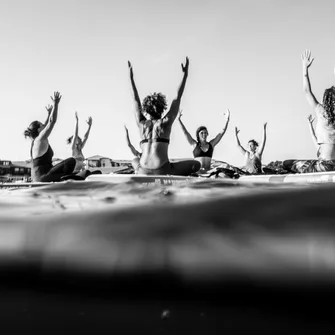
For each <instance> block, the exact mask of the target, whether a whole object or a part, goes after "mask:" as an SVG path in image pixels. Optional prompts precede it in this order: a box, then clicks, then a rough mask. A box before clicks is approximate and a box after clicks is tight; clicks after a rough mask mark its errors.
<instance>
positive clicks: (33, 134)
mask: <svg viewBox="0 0 335 335" xmlns="http://www.w3.org/2000/svg"><path fill="white" fill-rule="evenodd" d="M61 97H62V96H61V95H60V94H59V92H54V96H53V97H51V99H52V101H53V103H54V105H53V107H52V106H50V105H49V106H48V107H46V109H47V111H48V117H47V120H46V122H45V123H44V124H43V123H41V122H39V121H34V122H32V123H31V124H30V125H29V127H28V128H27V129H26V130H25V132H24V136H25V137H29V138H30V139H31V141H32V142H31V149H30V157H31V164H32V167H31V178H32V181H33V182H51V181H60V180H61V179H62V177H64V176H66V175H69V174H71V173H72V172H73V169H74V167H75V165H76V160H75V159H74V158H73V157H71V158H67V159H65V160H63V161H62V162H60V163H59V164H57V165H55V166H53V165H52V157H53V151H52V149H51V146H50V144H49V141H48V137H49V136H50V134H51V132H52V130H53V128H54V126H55V124H56V121H57V116H58V105H59V102H60V100H61Z"/></svg>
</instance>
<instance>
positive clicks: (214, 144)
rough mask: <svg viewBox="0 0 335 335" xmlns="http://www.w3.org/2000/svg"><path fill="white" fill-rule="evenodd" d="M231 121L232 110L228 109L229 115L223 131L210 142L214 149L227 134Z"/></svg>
mask: <svg viewBox="0 0 335 335" xmlns="http://www.w3.org/2000/svg"><path fill="white" fill-rule="evenodd" d="M229 120H230V110H229V109H227V115H226V123H225V125H224V127H223V129H222V130H221V131H220V132H219V133H218V134H217V135H216V136H215V137H214V138H213V139H212V140H211V141H210V143H211V145H212V147H213V148H214V147H215V146H216V145H217V144H218V143H219V142H220V141H221V139H222V136H223V135H224V134H225V133H226V130H227V127H228V124H229Z"/></svg>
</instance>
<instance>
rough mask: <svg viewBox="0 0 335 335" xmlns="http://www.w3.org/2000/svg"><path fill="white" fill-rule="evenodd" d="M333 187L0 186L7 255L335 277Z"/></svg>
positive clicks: (82, 265)
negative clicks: (21, 187)
mask: <svg viewBox="0 0 335 335" xmlns="http://www.w3.org/2000/svg"><path fill="white" fill-rule="evenodd" d="M334 195H335V186H334V185H274V186H271V185H257V186H256V185H239V184H238V183H237V182H222V181H215V180H211V181H210V180H203V181H200V182H195V183H187V184H185V185H178V186H155V187H148V186H143V185H139V184H135V183H126V184H104V183H99V182H68V183H66V184H53V185H48V186H45V187H40V188H30V189H14V190H9V189H5V190H4V189H2V190H0V213H1V214H0V222H1V224H0V253H1V255H2V258H3V261H4V262H6V261H10V262H11V264H13V263H14V264H15V262H18V264H21V262H22V255H25V256H26V259H29V261H34V262H38V264H39V266H42V267H47V268H53V267H54V266H57V267H58V268H66V269H71V271H77V270H80V271H90V272H91V271H93V272H95V271H97V272H99V273H100V272H106V273H108V272H113V273H114V272H115V271H116V272H120V273H123V272H129V271H130V272H136V271H163V272H164V271H171V272H173V273H175V274H176V275H177V276H179V277H181V278H184V279H185V280H190V281H193V280H205V281H206V280H209V281H217V280H224V279H226V278H229V276H231V275H234V276H240V277H245V276H247V277H248V278H255V279H260V280H270V281H271V280H276V281H283V282H285V281H292V280H296V279H298V280H302V281H304V280H309V279H321V280H327V281H328V280H331V281H332V280H334V279H335V234H334V233H335V226H334V222H335V220H334V217H335V214H334V199H335V197H334Z"/></svg>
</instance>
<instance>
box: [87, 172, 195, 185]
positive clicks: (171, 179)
mask: <svg viewBox="0 0 335 335" xmlns="http://www.w3.org/2000/svg"><path fill="white" fill-rule="evenodd" d="M199 179H200V178H197V177H184V176H172V175H141V174H124V175H123V174H95V175H94V174H93V175H90V176H88V177H87V178H86V179H85V181H100V182H105V183H127V182H136V183H139V184H144V185H177V184H185V183H188V182H194V181H196V180H199Z"/></svg>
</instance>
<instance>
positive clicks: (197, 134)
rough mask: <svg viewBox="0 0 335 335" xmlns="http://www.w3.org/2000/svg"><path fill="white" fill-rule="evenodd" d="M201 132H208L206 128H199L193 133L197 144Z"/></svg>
mask: <svg viewBox="0 0 335 335" xmlns="http://www.w3.org/2000/svg"><path fill="white" fill-rule="evenodd" d="M201 130H206V131H207V132H208V130H207V128H206V127H205V126H200V127H199V128H198V129H197V130H196V132H195V136H196V138H197V142H198V143H199V142H200V138H199V133H200V132H201Z"/></svg>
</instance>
